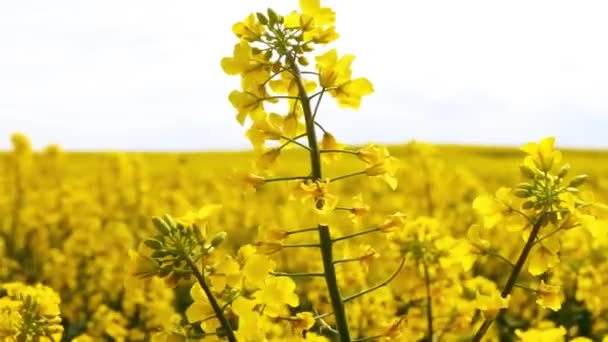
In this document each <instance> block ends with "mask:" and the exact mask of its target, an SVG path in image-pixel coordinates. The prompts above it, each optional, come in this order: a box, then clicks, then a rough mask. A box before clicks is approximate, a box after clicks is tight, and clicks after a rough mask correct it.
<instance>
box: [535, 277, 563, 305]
mask: <svg viewBox="0 0 608 342" xmlns="http://www.w3.org/2000/svg"><path fill="white" fill-rule="evenodd" d="M536 295H537V299H536V303H537V304H538V305H540V306H542V307H543V308H548V309H551V310H553V311H557V310H559V309H561V307H562V301H563V298H562V297H563V295H562V288H561V286H559V285H555V284H546V283H545V281H544V280H541V281H540V286H539V287H538V289H537V290H536Z"/></svg>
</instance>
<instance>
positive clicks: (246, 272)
mask: <svg viewBox="0 0 608 342" xmlns="http://www.w3.org/2000/svg"><path fill="white" fill-rule="evenodd" d="M275 266H276V265H275V262H274V261H272V260H270V258H268V257H267V256H266V255H261V254H253V255H251V256H250V257H248V258H247V259H246V261H245V264H244V265H243V269H242V270H241V272H242V274H243V277H244V278H245V284H246V285H247V287H248V288H258V287H260V286H262V285H263V283H264V280H266V279H267V278H268V277H270V272H271V271H272V270H274V268H275Z"/></svg>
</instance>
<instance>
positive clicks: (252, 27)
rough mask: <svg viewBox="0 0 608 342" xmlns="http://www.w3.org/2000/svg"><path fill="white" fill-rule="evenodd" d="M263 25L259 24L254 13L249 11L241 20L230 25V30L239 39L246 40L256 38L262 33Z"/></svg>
mask: <svg viewBox="0 0 608 342" xmlns="http://www.w3.org/2000/svg"><path fill="white" fill-rule="evenodd" d="M264 30H265V28H264V25H262V24H260V23H259V22H258V21H257V20H256V17H255V14H253V13H251V14H249V15H248V16H247V18H245V20H243V21H242V22H238V23H236V24H234V25H233V26H232V32H234V34H235V35H236V36H237V37H238V38H241V39H244V40H246V41H250V42H251V41H255V40H258V39H259V38H260V37H261V36H262V34H263V33H264Z"/></svg>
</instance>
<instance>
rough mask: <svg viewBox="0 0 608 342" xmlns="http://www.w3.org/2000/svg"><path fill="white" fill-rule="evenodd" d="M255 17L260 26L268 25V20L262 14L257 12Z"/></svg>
mask: <svg viewBox="0 0 608 342" xmlns="http://www.w3.org/2000/svg"><path fill="white" fill-rule="evenodd" d="M255 16H256V17H257V18H258V21H259V22H260V24H262V25H268V18H266V16H265V15H264V14H263V13H260V12H257V13H256V14H255Z"/></svg>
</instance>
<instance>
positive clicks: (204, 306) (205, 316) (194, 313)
mask: <svg viewBox="0 0 608 342" xmlns="http://www.w3.org/2000/svg"><path fill="white" fill-rule="evenodd" d="M190 297H191V298H192V300H193V303H192V304H190V306H189V307H188V309H187V310H186V318H187V319H188V322H190V323H193V322H199V321H202V322H201V328H202V329H203V330H204V331H215V329H216V328H218V327H219V326H220V323H219V321H218V320H217V319H216V318H214V317H215V312H214V311H213V308H212V307H211V304H210V303H209V299H207V296H206V295H205V292H204V291H203V289H202V288H201V285H200V284H199V283H198V282H196V283H194V285H192V288H191V289H190Z"/></svg>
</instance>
